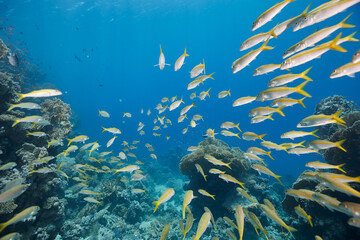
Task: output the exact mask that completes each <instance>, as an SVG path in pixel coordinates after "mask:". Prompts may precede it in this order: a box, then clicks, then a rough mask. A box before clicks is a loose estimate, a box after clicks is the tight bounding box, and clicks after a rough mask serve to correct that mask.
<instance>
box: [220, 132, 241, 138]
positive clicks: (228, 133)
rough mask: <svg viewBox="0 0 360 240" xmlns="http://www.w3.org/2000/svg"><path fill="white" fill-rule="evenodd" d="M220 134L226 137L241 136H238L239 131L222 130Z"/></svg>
mask: <svg viewBox="0 0 360 240" xmlns="http://www.w3.org/2000/svg"><path fill="white" fill-rule="evenodd" d="M220 134H221V135H223V136H227V137H237V138H238V139H241V137H240V136H239V134H240V133H233V132H230V131H228V130H222V131H221V132H220Z"/></svg>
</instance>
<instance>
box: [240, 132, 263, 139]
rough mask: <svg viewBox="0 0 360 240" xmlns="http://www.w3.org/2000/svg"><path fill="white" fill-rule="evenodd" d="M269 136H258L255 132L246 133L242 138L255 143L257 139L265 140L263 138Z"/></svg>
mask: <svg viewBox="0 0 360 240" xmlns="http://www.w3.org/2000/svg"><path fill="white" fill-rule="evenodd" d="M266 135H267V134H262V135H257V134H256V133H253V132H244V133H243V134H242V138H243V139H244V140H246V141H255V140H257V139H260V140H262V141H263V140H264V139H263V137H265V136H266Z"/></svg>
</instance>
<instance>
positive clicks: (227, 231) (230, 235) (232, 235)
mask: <svg viewBox="0 0 360 240" xmlns="http://www.w3.org/2000/svg"><path fill="white" fill-rule="evenodd" d="M225 233H226V234H227V235H229V237H230V238H231V239H233V240H236V237H235V235H234V234H233V233H232V232H231V231H230V230H226V231H225Z"/></svg>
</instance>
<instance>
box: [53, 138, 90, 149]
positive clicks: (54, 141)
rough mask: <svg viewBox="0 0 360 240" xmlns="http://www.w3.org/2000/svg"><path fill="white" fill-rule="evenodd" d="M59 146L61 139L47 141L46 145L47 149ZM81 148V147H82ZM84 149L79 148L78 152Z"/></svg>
mask: <svg viewBox="0 0 360 240" xmlns="http://www.w3.org/2000/svg"><path fill="white" fill-rule="evenodd" d="M59 145H62V140H61V139H55V140H52V141H49V142H48V145H47V148H49V147H55V146H59ZM84 146H85V145H84ZM84 146H83V147H84ZM83 149H84V148H82V147H81V148H80V150H83Z"/></svg>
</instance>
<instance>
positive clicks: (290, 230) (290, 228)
mask: <svg viewBox="0 0 360 240" xmlns="http://www.w3.org/2000/svg"><path fill="white" fill-rule="evenodd" d="M287 230H288V231H289V233H290V235H291V236H292V238H293V239H295V237H294V235H293V234H292V232H296V231H297V230H296V229H295V228H293V227H288V228H287Z"/></svg>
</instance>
